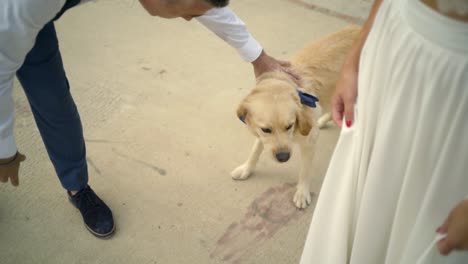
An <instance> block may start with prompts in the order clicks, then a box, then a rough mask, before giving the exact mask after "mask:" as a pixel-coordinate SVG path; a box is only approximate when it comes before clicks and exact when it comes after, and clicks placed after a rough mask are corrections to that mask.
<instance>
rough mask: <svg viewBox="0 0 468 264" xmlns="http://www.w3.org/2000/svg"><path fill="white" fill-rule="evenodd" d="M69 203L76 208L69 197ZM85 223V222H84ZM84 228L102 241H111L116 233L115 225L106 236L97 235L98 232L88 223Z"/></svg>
mask: <svg viewBox="0 0 468 264" xmlns="http://www.w3.org/2000/svg"><path fill="white" fill-rule="evenodd" d="M68 201H69V202H70V203H71V205H72V206H73V207H75V208H76V206H75V205H74V204H73V202H72V201H71V199H70V197H68ZM77 209H78V208H77ZM83 222H84V221H83ZM84 226H85V227H86V229H88V231H89V232H90V233H91V234H92V235H93V236H95V237H97V238H100V239H109V238H111V237H112V236H113V235H114V233H115V223H114V226H113V227H112V230H111V231H109V232H108V233H106V234H100V233H97V232H95V231H93V230H92V229H91V228H90V227H89V226H88V225H87V224H86V223H84Z"/></svg>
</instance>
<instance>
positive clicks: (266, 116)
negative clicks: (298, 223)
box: [231, 26, 361, 209]
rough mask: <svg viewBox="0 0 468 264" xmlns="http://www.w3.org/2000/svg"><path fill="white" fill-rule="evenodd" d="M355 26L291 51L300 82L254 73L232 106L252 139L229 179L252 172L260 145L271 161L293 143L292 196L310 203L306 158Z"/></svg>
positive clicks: (326, 116)
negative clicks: (296, 157)
mask: <svg viewBox="0 0 468 264" xmlns="http://www.w3.org/2000/svg"><path fill="white" fill-rule="evenodd" d="M360 31H361V28H360V27H357V26H348V27H346V28H344V29H342V30H340V31H338V32H336V33H334V34H331V35H329V36H327V37H325V38H323V39H321V40H319V41H316V42H313V43H311V44H309V45H308V46H306V47H305V48H303V49H302V50H300V51H299V52H298V53H297V54H295V56H293V57H292V58H291V60H290V61H291V64H292V67H293V68H294V69H295V70H296V71H297V72H298V73H299V74H300V76H301V86H302V87H298V86H297V84H296V82H295V81H293V80H292V77H290V76H289V75H288V74H287V73H284V72H279V71H278V72H267V73H264V74H262V75H261V76H259V77H258V78H257V82H256V86H255V87H254V88H253V89H252V90H251V92H250V93H249V94H248V95H247V97H245V98H244V99H243V100H242V102H241V103H240V104H239V106H238V109H237V116H238V117H239V119H240V120H242V121H243V122H244V123H245V124H246V127H247V128H248V129H249V130H250V132H252V134H253V135H255V136H256V138H257V139H256V140H255V143H254V145H253V148H252V151H251V153H250V155H249V157H248V159H247V161H246V162H245V163H243V164H242V165H240V166H239V167H237V168H236V169H234V170H233V171H232V172H231V176H232V178H233V179H234V180H245V179H247V178H248V177H249V176H250V175H251V173H252V172H253V170H254V169H255V166H256V164H257V161H258V159H259V157H260V154H261V153H262V152H263V150H264V147H267V148H268V149H270V150H271V154H272V155H273V158H274V159H275V160H276V161H278V162H281V163H284V162H287V161H288V160H289V159H290V157H291V154H292V147H293V144H294V143H297V144H299V147H300V151H301V156H302V164H301V169H300V172H299V181H298V184H297V190H296V193H295V194H294V198H293V202H294V204H295V206H296V207H297V208H300V209H303V208H306V207H307V205H309V204H310V202H311V195H310V186H309V185H310V184H311V183H310V181H311V178H312V168H311V164H312V159H313V156H314V152H315V144H316V141H317V138H318V135H319V129H320V128H322V127H324V126H325V125H326V124H327V122H329V121H330V120H331V113H330V110H331V109H330V108H331V97H332V95H333V93H334V90H335V85H336V82H337V81H338V78H339V74H340V70H341V68H342V65H343V63H344V60H345V57H346V55H347V53H348V52H349V51H350V49H351V47H352V45H353V43H354V42H355V40H356V39H357V37H358V35H359V33H360ZM317 98H318V99H317ZM318 100H319V102H318Z"/></svg>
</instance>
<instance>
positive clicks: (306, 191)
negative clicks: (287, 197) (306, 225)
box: [293, 128, 317, 209]
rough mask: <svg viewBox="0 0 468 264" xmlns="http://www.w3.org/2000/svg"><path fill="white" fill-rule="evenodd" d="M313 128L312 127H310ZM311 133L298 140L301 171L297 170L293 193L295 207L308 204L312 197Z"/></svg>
mask: <svg viewBox="0 0 468 264" xmlns="http://www.w3.org/2000/svg"><path fill="white" fill-rule="evenodd" d="M312 129H313V130H314V128H312ZM312 133H313V131H311V135H309V136H308V137H307V138H304V139H302V140H300V141H299V146H300V149H301V157H302V160H301V171H300V172H299V181H298V183H297V190H296V193H295V194H294V200H293V201H294V204H295V205H296V207H297V208H300V209H303V208H306V207H307V205H309V204H310V202H311V200H312V198H311V195H310V184H311V179H312V160H313V158H314V153H315V142H316V139H317V136H316V135H312Z"/></svg>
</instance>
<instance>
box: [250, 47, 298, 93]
mask: <svg viewBox="0 0 468 264" xmlns="http://www.w3.org/2000/svg"><path fill="white" fill-rule="evenodd" d="M252 65H253V67H254V72H255V77H259V76H260V75H262V74H263V73H265V72H272V71H282V72H285V73H287V74H289V75H290V76H291V78H292V79H293V81H294V82H295V83H296V84H297V85H298V86H300V81H301V77H300V76H299V74H297V73H296V72H295V71H294V70H293V69H292V67H291V63H290V62H288V61H280V60H276V59H275V58H273V57H270V56H268V55H267V54H266V53H265V52H264V51H262V53H261V54H260V56H259V57H258V58H257V59H256V60H254V61H253V62H252Z"/></svg>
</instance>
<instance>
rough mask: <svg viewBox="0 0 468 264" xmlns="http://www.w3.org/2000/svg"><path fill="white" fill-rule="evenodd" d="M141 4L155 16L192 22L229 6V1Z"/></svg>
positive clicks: (152, 0)
mask: <svg viewBox="0 0 468 264" xmlns="http://www.w3.org/2000/svg"><path fill="white" fill-rule="evenodd" d="M140 3H141V4H142V5H143V7H144V8H145V9H146V10H147V11H148V12H149V13H150V14H151V15H153V16H159V17H163V18H176V17H182V18H184V19H185V20H191V19H192V18H194V17H198V16H201V15H203V14H205V13H206V12H208V10H210V9H212V8H215V7H225V6H227V5H228V4H229V0H140Z"/></svg>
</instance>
